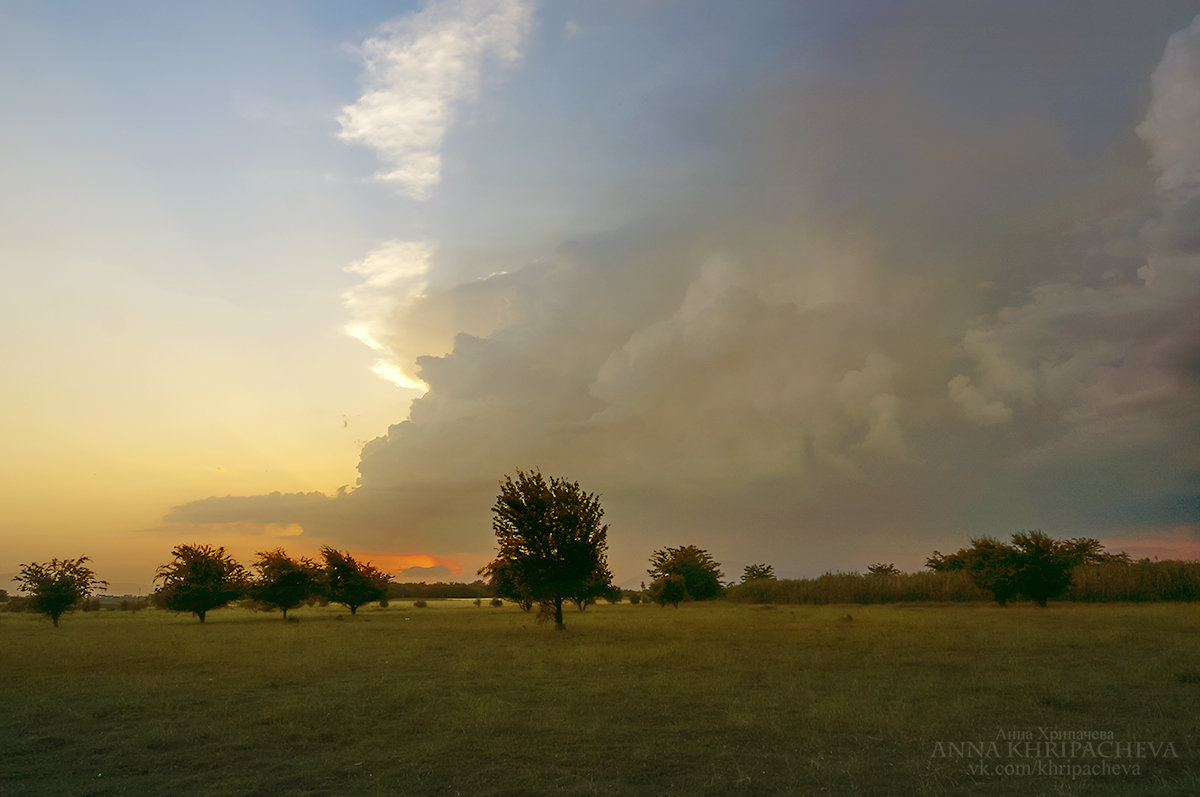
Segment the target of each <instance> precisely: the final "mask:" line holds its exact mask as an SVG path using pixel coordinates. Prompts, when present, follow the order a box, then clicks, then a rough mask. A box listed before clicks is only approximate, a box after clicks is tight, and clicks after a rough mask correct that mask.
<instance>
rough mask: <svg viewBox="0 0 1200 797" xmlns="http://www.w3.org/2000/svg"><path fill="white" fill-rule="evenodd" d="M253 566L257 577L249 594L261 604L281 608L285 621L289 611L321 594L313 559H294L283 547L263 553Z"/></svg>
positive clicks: (318, 577) (318, 568)
mask: <svg viewBox="0 0 1200 797" xmlns="http://www.w3.org/2000/svg"><path fill="white" fill-rule="evenodd" d="M253 567H254V569H255V570H256V571H257V575H256V576H255V578H254V580H253V581H251V582H250V587H249V589H248V590H247V592H248V593H249V595H250V597H251V598H253V599H254V600H256V601H258V602H259V603H262V604H265V605H267V606H271V607H273V608H276V609H282V610H283V619H284V620H287V613H288V610H289V609H294V608H296V607H297V606H299V605H300V604H302V603H304V602H305V601H306V600H308V599H309V598H312V597H315V596H316V595H318V594H319V593H320V592H321V588H322V585H323V578H322V575H323V574H322V572H321V568H320V566H319V565H317V563H316V562H313V561H312V560H310V559H293V558H291V557H290V556H288V555H287V553H286V552H284V550H283V549H282V548H276V549H275V550H273V551H263V552H260V553H259V554H258V560H257V561H255V562H254V565H253Z"/></svg>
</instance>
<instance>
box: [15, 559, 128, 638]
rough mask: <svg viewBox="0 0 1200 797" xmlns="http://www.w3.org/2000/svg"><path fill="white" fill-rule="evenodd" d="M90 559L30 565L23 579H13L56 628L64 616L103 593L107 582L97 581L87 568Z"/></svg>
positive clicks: (22, 567) (22, 572) (34, 606)
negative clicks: (97, 593) (92, 596)
mask: <svg viewBox="0 0 1200 797" xmlns="http://www.w3.org/2000/svg"><path fill="white" fill-rule="evenodd" d="M88 561H89V559H88V557H86V556H81V557H79V558H78V559H63V560H61V561H59V560H58V559H51V560H50V561H49V562H48V563H44V564H43V563H39V562H30V563H29V564H27V565H21V573H20V575H18V576H16V577H15V578H13V581H16V582H17V583H18V585H19V586H20V588H21V589H22V590H24V591H25V592H28V593H29V595H30V600H31V604H32V606H33V608H35V609H36V610H37V611H39V612H41V613H42V614H45V615H47V616H48V617H49V618H50V620H51V622H52V623H53V624H54V627H55V628H58V618H59V617H61V616H62V614H63V612H65V611H67V610H68V609H70V608H71V607H72V606H74V605H75V604H76V603H78V602H79V601H81V600H84V599H85V598H88V597H90V596H91V595H92V593H93V592H96V591H100V592H103V591H104V590H103V588H104V587H107V586H108V582H107V581H101V580H100V579H98V578H96V574H95V573H94V572H92V569H91V568H90V567H88V566H87V565H86V562H88Z"/></svg>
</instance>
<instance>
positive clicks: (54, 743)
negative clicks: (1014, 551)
mask: <svg viewBox="0 0 1200 797" xmlns="http://www.w3.org/2000/svg"><path fill="white" fill-rule="evenodd" d="M294 615H295V617H296V618H297V619H298V622H288V623H285V622H283V621H282V620H281V618H280V615H279V614H278V613H275V614H267V613H256V612H252V611H249V610H245V609H222V610H218V611H214V612H212V613H211V614H210V615H209V619H208V622H207V623H206V624H204V625H200V624H199V623H198V622H196V620H195V618H193V617H191V616H186V615H174V614H171V613H167V612H161V611H157V610H146V611H141V612H124V611H115V610H114V611H98V612H88V613H79V612H76V613H72V614H69V615H67V616H65V617H64V618H63V621H62V627H61V628H59V629H57V630H55V629H53V628H51V626H50V622H49V620H46V619H45V618H41V617H38V616H36V615H32V614H26V613H7V614H0V668H2V669H0V672H2V673H3V678H0V706H2V709H0V794H4V795H22V794H30V795H43V794H45V795H49V794H73V795H121V794H166V793H176V794H188V795H193V794H234V793H236V794H310V795H342V794H422V795H423V794H448V795H455V794H463V795H473V794H485V795H519V794H571V795H624V794H635V795H636V794H646V795H704V794H712V795H726V794H747V795H751V794H753V795H759V794H864V795H877V794H897V795H900V794H929V795H952V794H953V795H959V794H976V795H995V794H1004V795H1007V794H1011V795H1018V794H1019V795H1036V794H1046V795H1085V794H1086V795H1095V794H1100V795H1109V794H1113V795H1116V794H1139V795H1142V794H1179V795H1184V794H1188V795H1191V794H1197V793H1200V758H1198V756H1197V754H1198V752H1200V644H1198V643H1200V608H1198V607H1197V606H1196V605H1194V604H1191V605H1189V604H1169V603H1144V604H1128V603H1126V604H1085V603H1068V602H1062V603H1052V604H1051V607H1050V608H1049V609H1037V608H1034V607H1032V606H1029V605H1020V606H1011V607H1009V608H1007V609H1001V608H998V607H995V606H992V605H989V604H986V603H978V602H976V603H955V604H949V603H947V604H889V605H872V606H860V605H825V606H811V605H799V606H771V605H766V606H758V605H751V604H736V603H732V602H727V601H717V602H709V603H701V604H684V605H683V606H681V607H680V608H679V609H672V608H665V609H664V608H660V607H658V606H646V605H637V606H635V605H630V604H618V605H611V606H610V605H598V606H593V607H591V608H589V609H588V610H587V611H586V612H583V613H579V612H575V611H573V610H572V611H571V612H570V613H569V614H568V615H567V618H566V624H567V630H566V631H564V632H561V633H556V632H554V631H553V630H552V629H550V628H548V627H547V626H545V625H538V624H536V623H535V622H534V617H533V616H532V615H530V614H525V613H523V612H521V611H520V610H519V609H517V608H515V607H513V606H511V605H506V606H504V607H503V608H498V609H497V608H491V607H489V606H488V605H487V602H486V601H485V602H484V605H483V606H481V607H476V606H474V605H473V604H472V603H471V602H470V601H434V600H431V601H429V602H428V607H427V608H415V607H413V605H412V602H410V601H397V602H393V603H392V605H391V606H390V607H388V608H379V607H375V606H371V607H364V608H363V609H361V610H360V611H359V613H358V616H357V617H353V618H351V617H349V616H348V615H347V613H346V612H345V610H344V609H341V608H339V607H334V606H329V607H311V608H302V609H299V610H296V611H295V612H294ZM1081 736H1082V737H1087V738H1089V739H1094V740H1109V741H1110V745H1109V747H1108V748H1100V752H1095V751H1094V752H1093V753H1092V755H1090V756H1089V755H1088V752H1087V750H1086V749H1083V750H1082V751H1081V750H1080V749H1079V748H1078V747H1076V749H1075V751H1074V753H1072V754H1071V755H1068V751H1069V750H1070V747H1069V742H1068V741H1066V740H1065V739H1068V738H1072V739H1074V740H1075V742H1076V744H1077V745H1078V744H1079V738H1080V737H1081ZM1014 738H1015V739H1016V740H1017V742H1016V747H1012V746H1010V741H1012V740H1013V739H1014ZM1047 739H1050V740H1059V741H1060V742H1061V744H1062V747H1047V746H1046V740H1047ZM992 742H995V744H994V745H992V744H989V743H992ZM1138 742H1141V743H1143V744H1142V745H1137V743H1138ZM1033 743H1040V746H1037V745H1036V744H1033ZM1095 743H1096V742H1093V744H1095ZM1147 744H1148V745H1149V746H1147ZM1031 745H1032V746H1031ZM1105 749H1106V750H1107V751H1108V753H1109V755H1108V756H1107V757H1103V756H1102V752H1103V751H1104V750H1105ZM993 753H995V755H993ZM1039 762H1041V763H1039ZM1052 766H1053V767H1060V769H1052V768H1051V767H1052ZM1072 767H1075V768H1076V769H1075V770H1074V771H1072ZM1135 767H1136V771H1135V770H1134V768H1135ZM984 768H986V771H985V769H984ZM1039 768H1040V769H1039ZM1085 768H1086V769H1085ZM1105 768H1107V769H1105Z"/></svg>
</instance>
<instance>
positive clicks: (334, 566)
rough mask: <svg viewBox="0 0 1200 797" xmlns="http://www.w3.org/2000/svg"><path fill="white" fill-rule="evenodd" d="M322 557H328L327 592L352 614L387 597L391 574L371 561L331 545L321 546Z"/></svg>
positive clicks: (335, 601)
mask: <svg viewBox="0 0 1200 797" xmlns="http://www.w3.org/2000/svg"><path fill="white" fill-rule="evenodd" d="M321 558H323V559H324V560H325V590H326V592H325V594H326V596H328V598H329V600H330V601H331V602H333V603H340V604H342V605H343V606H345V607H346V608H347V609H349V610H350V614H357V613H358V607H359V606H362V605H364V604H367V603H374V602H375V601H385V600H387V588H388V582H389V581H390V580H391V576H389V575H388V574H387V573H383V572H380V571H379V570H377V569H376V568H375V567H374V566H373V565H372V564H371V563H370V562H360V561H358V560H357V559H355V558H354V557H353V556H351V555H350V554H348V553H346V552H344V551H339V550H336V549H334V548H330V547H329V546H328V545H326V546H325V547H324V548H322V549H321Z"/></svg>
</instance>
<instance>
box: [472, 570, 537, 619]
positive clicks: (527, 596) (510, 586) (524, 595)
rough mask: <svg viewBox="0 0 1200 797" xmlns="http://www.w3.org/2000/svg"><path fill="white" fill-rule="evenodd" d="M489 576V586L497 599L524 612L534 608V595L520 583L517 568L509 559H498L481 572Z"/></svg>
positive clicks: (480, 572)
mask: <svg viewBox="0 0 1200 797" xmlns="http://www.w3.org/2000/svg"><path fill="white" fill-rule="evenodd" d="M479 574H480V575H484V576H487V579H488V586H490V587H491V589H492V591H493V592H494V593H495V594H496V597H497V598H505V599H507V600H510V601H512V602H513V603H515V604H517V605H518V606H520V607H521V609H522V610H524V611H529V610H530V609H532V608H533V594H532V592H531V591H530V589H529V587H528V586H527V585H525V584H523V583H521V582H520V581H518V578H517V576H518V573H517V566H516V565H515V564H514V563H513V562H511V561H509V560H507V559H496V560H494V561H492V562H491V563H490V564H488V565H486V566H485V567H484V568H482V569H481V570H480V571H479Z"/></svg>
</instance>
